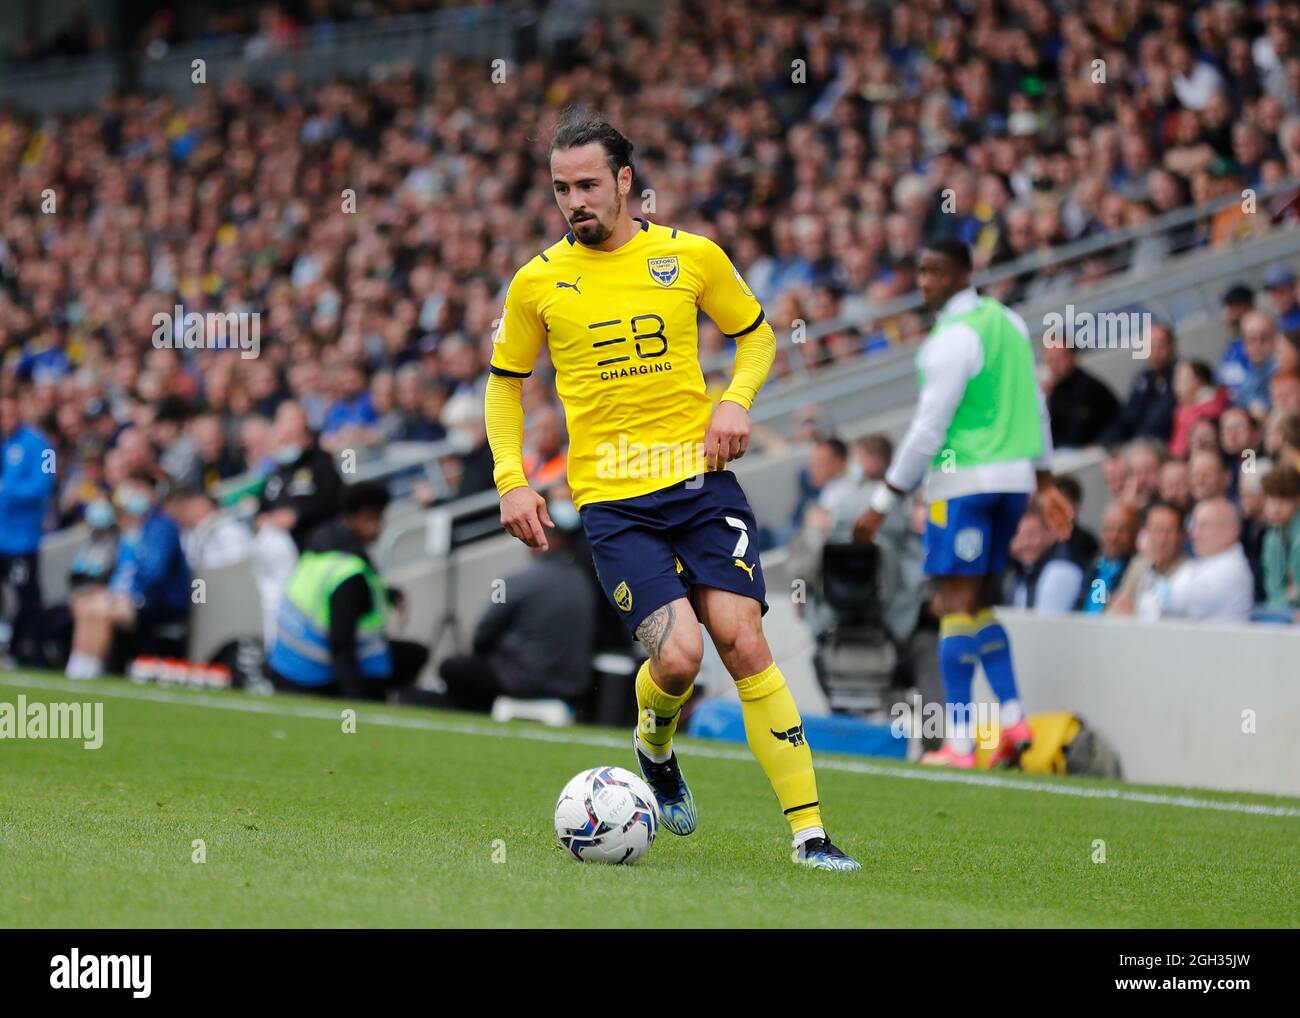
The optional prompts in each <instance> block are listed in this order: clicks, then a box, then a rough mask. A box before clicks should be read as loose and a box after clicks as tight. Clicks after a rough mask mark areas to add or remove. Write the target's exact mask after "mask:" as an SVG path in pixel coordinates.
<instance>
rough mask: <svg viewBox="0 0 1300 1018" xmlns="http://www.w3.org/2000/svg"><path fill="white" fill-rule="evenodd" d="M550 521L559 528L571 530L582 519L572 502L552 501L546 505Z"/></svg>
mask: <svg viewBox="0 0 1300 1018" xmlns="http://www.w3.org/2000/svg"><path fill="white" fill-rule="evenodd" d="M547 509H548V510H549V512H550V514H551V522H552V523H554V524H555V525H556V527H558V528H559V529H560V530H573V529H574V528H576V527H577V526H578V524H579V523H580V522H581V521H582V517H580V516H579V515H578V510H577V509H576V508H574V505H573V503H572V502H552V503H551V504H550V505H549V506H547Z"/></svg>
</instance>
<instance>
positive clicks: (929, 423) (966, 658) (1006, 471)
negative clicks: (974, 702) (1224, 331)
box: [854, 241, 1072, 768]
mask: <svg viewBox="0 0 1300 1018" xmlns="http://www.w3.org/2000/svg"><path fill="white" fill-rule="evenodd" d="M970 274H971V257H970V251H969V250H968V249H967V247H966V245H965V244H962V243H961V242H959V241H942V242H939V243H936V244H931V245H929V246H928V247H927V248H926V249H925V250H924V251H923V252H922V254H921V260H920V265H919V266H918V273H917V284H918V286H919V287H920V290H921V297H922V299H923V300H924V301H925V304H926V307H928V308H930V309H931V310H932V311H934V312H935V323H934V328H933V330H932V331H931V332H930V335H929V336H928V337H927V338H926V340H925V342H924V343H923V344H922V346H921V349H920V351H919V353H918V354H917V378H918V382H919V386H920V398H919V400H918V402H917V407H916V416H915V417H914V418H913V419H912V424H911V426H910V427H909V428H908V431H907V435H906V436H905V437H904V439H903V442H902V444H901V445H900V446H899V449H898V453H897V455H896V456H895V457H894V461H893V463H892V464H890V467H889V470H888V472H886V474H885V480H884V482H883V483H882V484H881V485H880V486H879V488H878V489H877V490H876V493H875V496H874V498H873V500H872V505H871V508H869V509H868V510H867V511H866V512H865V513H863V515H862V517H861V518H860V519H859V520H858V521H857V524H856V526H855V528H854V537H855V538H856V539H857V540H860V541H874V540H875V537H876V533H877V531H878V530H879V529H880V524H881V522H882V521H883V520H884V518H885V516H886V515H888V513H889V511H890V510H891V509H892V508H893V506H894V505H895V504H896V503H897V501H898V499H899V498H900V497H901V496H902V495H903V494H905V493H906V492H909V491H911V490H912V489H913V488H915V487H916V486H917V484H918V483H919V482H920V481H921V478H922V476H923V475H924V476H925V478H926V488H925V490H926V495H927V497H928V498H929V500H930V519H929V523H928V525H927V527H926V532H925V572H926V575H928V576H931V577H933V578H934V581H935V585H936V586H937V588H938V591H939V598H940V600H941V602H942V611H943V617H942V619H941V620H940V625H939V636H940V639H939V667H940V670H941V672H942V674H943V683H944V693H945V696H946V698H947V701H948V726H947V731H946V735H947V738H946V739H945V741H944V744H943V746H942V747H941V748H940V749H939V750H937V751H935V752H934V753H928V754H926V755H925V756H924V757H922V758H921V762H922V763H925V764H939V765H945V766H954V767H964V768H969V767H974V766H975V734H976V733H975V731H974V728H973V721H972V718H971V709H970V708H971V685H972V683H973V681H974V677H975V666H976V664H982V665H983V666H984V674H985V676H986V677H987V678H988V681H989V685H990V686H991V687H992V689H993V692H994V694H995V695H996V696H997V697H998V699H999V700H1000V701H1001V705H1002V706H1001V710H1002V718H1001V721H1002V724H1001V727H1000V731H1001V737H1000V740H999V745H998V747H997V748H996V749H995V751H994V754H993V762H994V763H998V762H1002V761H1009V760H1011V759H1014V758H1015V757H1017V755H1018V753H1019V752H1020V751H1022V750H1023V749H1024V747H1026V746H1028V744H1029V742H1030V740H1031V739H1032V733H1031V732H1030V729H1029V723H1028V722H1027V721H1026V719H1025V716H1024V712H1023V711H1022V710H1021V707H1020V697H1019V693H1018V691H1017V688H1016V677H1015V670H1014V668H1013V667H1012V661H1011V645H1010V642H1009V640H1008V638H1007V632H1006V630H1005V629H1004V628H1003V626H1002V624H1001V623H1000V622H998V620H997V619H996V618H995V617H994V615H993V612H992V610H991V608H990V606H991V605H992V603H993V589H992V588H993V581H994V580H995V578H996V577H997V576H998V575H1000V574H1001V572H1002V569H1003V567H1004V566H1005V565H1006V561H1007V554H1008V551H1009V550H1010V545H1011V538H1012V535H1013V534H1014V533H1015V531H1016V525H1017V524H1018V523H1019V522H1020V517H1021V515H1022V514H1023V513H1024V511H1025V507H1026V505H1027V504H1028V501H1029V497H1030V494H1031V493H1036V498H1037V499H1038V503H1039V506H1040V507H1041V509H1042V511H1043V515H1044V517H1045V519H1046V520H1047V522H1048V525H1049V526H1050V527H1051V528H1052V530H1053V532H1054V533H1055V534H1056V536H1057V537H1059V538H1061V539H1064V538H1066V537H1068V536H1069V533H1070V528H1071V526H1072V519H1071V517H1072V510H1071V507H1070V503H1069V502H1068V501H1066V499H1065V496H1063V495H1062V494H1061V493H1060V491H1058V490H1057V488H1056V485H1055V483H1053V480H1052V472H1051V461H1052V437H1051V427H1050V422H1049V420H1048V416H1047V406H1046V404H1045V402H1044V400H1043V397H1042V392H1041V390H1040V389H1039V387H1038V383H1037V380H1036V378H1035V373H1034V351H1033V346H1032V345H1031V341H1030V338H1029V329H1028V328H1027V327H1026V325H1025V322H1024V319H1022V318H1021V317H1020V316H1019V315H1018V314H1016V313H1015V312H1014V311H1012V310H1010V309H1009V308H1006V307H1004V306H1003V305H1002V304H1000V303H998V302H997V301H996V300H994V299H993V298H991V297H981V296H980V295H979V294H978V293H976V292H975V290H974V289H973V288H972V287H971V285H970Z"/></svg>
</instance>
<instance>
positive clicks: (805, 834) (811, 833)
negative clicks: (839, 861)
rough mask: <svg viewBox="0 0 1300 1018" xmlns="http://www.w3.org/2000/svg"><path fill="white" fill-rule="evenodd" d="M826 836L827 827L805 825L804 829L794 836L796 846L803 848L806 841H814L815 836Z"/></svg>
mask: <svg viewBox="0 0 1300 1018" xmlns="http://www.w3.org/2000/svg"><path fill="white" fill-rule="evenodd" d="M824 837H826V829H825V828H823V827H805V828H804V829H803V830H802V831H800V832H799V833H798V834H796V835H795V836H794V847H795V848H802V847H803V844H804V842H806V841H812V839H813V838H824Z"/></svg>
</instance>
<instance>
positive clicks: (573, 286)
mask: <svg viewBox="0 0 1300 1018" xmlns="http://www.w3.org/2000/svg"><path fill="white" fill-rule="evenodd" d="M581 282H582V277H581V276H579V277H578V278H577V279H575V280H574V281H573V282H572V283H566V282H564V280H562V279H561V280H559V281H557V282H556V284H555V288H556V289H557V290H558V289H560V288H561V287H565V286H567V287H568V288H569V289H570V290H578V284H579V283H581ZM578 296H579V297H581V296H582V291H581V290H578Z"/></svg>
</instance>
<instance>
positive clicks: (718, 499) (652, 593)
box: [580, 470, 767, 634]
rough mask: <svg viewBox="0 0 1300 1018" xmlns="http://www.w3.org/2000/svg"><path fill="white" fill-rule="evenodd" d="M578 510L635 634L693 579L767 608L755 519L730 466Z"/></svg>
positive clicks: (606, 584) (599, 567) (611, 593)
mask: <svg viewBox="0 0 1300 1018" xmlns="http://www.w3.org/2000/svg"><path fill="white" fill-rule="evenodd" d="M701 478H702V479H703V483H701ZM580 515H581V516H582V528H583V530H584V531H586V534H587V540H588V542H590V544H591V553H592V557H593V558H594V559H595V560H596V574H597V575H598V576H599V577H600V585H601V587H602V588H604V591H605V596H606V597H608V598H609V600H610V603H611V604H613V605H614V607H615V608H617V609H618V613H619V615H621V616H622V618H623V621H624V622H625V623H626V624H627V628H628V629H629V630H630V631H631V632H632V633H634V634H635V633H636V627H637V626H639V625H640V624H641V622H642V620H643V619H644V618H645V617H646V616H647V615H649V614H650V613H651V612H652V611H654V610H655V609H656V608H662V607H663V606H664V605H666V604H667V603H668V602H669V601H674V600H676V599H677V598H679V597H687V596H688V595H689V593H690V588H691V587H694V586H700V587H716V588H717V589H718V590H729V591H731V592H732V593H733V594H742V595H744V596H745V597H752V598H753V599H754V600H755V601H757V602H758V603H759V604H761V605H762V606H763V612H764V613H766V612H767V601H766V600H764V598H765V596H766V593H767V591H766V587H765V586H764V583H763V567H762V565H761V564H760V563H759V561H758V523H757V522H756V521H755V520H754V513H753V510H751V509H750V508H749V500H748V499H747V498H745V493H744V491H742V490H741V487H740V482H739V481H737V480H736V475H735V474H733V473H732V472H731V471H730V470H716V471H709V472H708V473H705V474H699V475H697V476H695V477H692V478H689V479H687V480H685V481H679V482H678V483H677V484H674V485H672V486H671V487H668V488H663V489H661V490H660V491H652V492H650V494H648V495H638V496H637V497H636V498H623V499H618V500H616V501H613V502H591V503H589V504H587V505H584V506H583V507H582V509H581V510H580Z"/></svg>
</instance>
